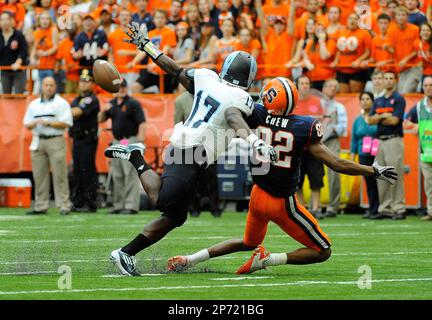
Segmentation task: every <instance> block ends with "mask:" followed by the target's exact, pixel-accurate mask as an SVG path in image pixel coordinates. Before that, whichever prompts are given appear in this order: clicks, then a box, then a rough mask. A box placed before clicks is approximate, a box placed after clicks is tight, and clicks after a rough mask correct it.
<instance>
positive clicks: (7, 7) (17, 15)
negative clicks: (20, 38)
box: [0, 0, 26, 31]
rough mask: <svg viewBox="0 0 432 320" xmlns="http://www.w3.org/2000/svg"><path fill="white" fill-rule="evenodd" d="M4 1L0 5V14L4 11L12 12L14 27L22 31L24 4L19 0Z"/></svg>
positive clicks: (24, 12)
mask: <svg viewBox="0 0 432 320" xmlns="http://www.w3.org/2000/svg"><path fill="white" fill-rule="evenodd" d="M4 2H5V3H4V4H3V5H2V6H1V7H0V14H1V13H3V12H5V11H9V12H10V13H12V15H13V17H14V20H15V29H17V30H20V31H22V29H23V26H24V17H25V14H26V10H25V8H24V5H23V4H22V3H20V2H19V0H5V1H4Z"/></svg>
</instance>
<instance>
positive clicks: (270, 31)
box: [255, 1, 294, 78]
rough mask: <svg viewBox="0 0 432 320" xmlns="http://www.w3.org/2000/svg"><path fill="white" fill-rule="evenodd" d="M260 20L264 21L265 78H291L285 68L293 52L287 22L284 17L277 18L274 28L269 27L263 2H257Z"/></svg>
mask: <svg viewBox="0 0 432 320" xmlns="http://www.w3.org/2000/svg"><path fill="white" fill-rule="evenodd" d="M255 4H257V6H256V9H257V13H258V18H259V19H260V20H261V21H262V23H261V27H260V34H261V42H262V44H263V57H264V63H265V65H269V66H266V67H265V69H264V77H265V78H269V77H275V76H282V77H290V76H291V71H290V70H289V69H288V68H286V67H285V64H286V63H287V62H288V61H290V59H291V55H292V50H293V42H294V41H293V36H292V34H290V33H289V32H287V28H286V26H287V20H286V18H285V17H283V16H277V17H276V18H275V22H274V25H273V28H271V27H269V26H268V23H267V21H266V20H265V18H264V12H263V8H262V6H261V1H257V2H255Z"/></svg>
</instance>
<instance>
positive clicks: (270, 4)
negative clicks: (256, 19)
mask: <svg viewBox="0 0 432 320" xmlns="http://www.w3.org/2000/svg"><path fill="white" fill-rule="evenodd" d="M292 1H294V0H292ZM262 9H263V12H264V17H265V20H266V21H267V23H268V25H269V26H270V27H273V24H274V23H275V20H276V16H283V17H285V18H288V16H289V12H290V6H289V5H288V4H287V3H286V2H285V3H284V2H283V1H282V0H271V1H266V4H265V5H263V7H262Z"/></svg>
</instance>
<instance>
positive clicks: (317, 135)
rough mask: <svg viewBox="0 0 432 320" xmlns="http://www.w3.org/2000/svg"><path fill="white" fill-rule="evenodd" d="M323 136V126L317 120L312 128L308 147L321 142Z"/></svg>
mask: <svg viewBox="0 0 432 320" xmlns="http://www.w3.org/2000/svg"><path fill="white" fill-rule="evenodd" d="M322 136H323V127H322V124H321V122H319V121H318V120H315V121H314V122H312V125H311V126H310V134H309V142H308V145H310V144H312V143H316V142H319V141H321V138H322Z"/></svg>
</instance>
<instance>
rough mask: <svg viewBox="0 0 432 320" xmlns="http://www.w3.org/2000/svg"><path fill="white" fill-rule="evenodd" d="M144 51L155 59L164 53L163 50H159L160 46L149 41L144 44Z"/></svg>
mask: <svg viewBox="0 0 432 320" xmlns="http://www.w3.org/2000/svg"><path fill="white" fill-rule="evenodd" d="M144 51H145V52H146V53H147V54H148V55H149V56H150V57H151V58H152V59H153V60H156V59H157V58H159V57H160V56H161V55H163V52H162V51H160V50H159V48H158V47H156V46H155V45H154V44H153V42H151V41H147V43H146V44H145V45H144Z"/></svg>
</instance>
